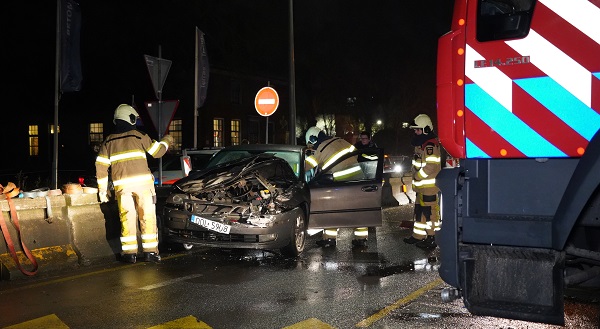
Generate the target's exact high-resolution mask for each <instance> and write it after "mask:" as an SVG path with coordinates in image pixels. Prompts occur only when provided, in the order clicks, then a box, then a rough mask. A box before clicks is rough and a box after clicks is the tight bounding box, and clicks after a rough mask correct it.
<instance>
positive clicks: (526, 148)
mask: <svg viewBox="0 0 600 329" xmlns="http://www.w3.org/2000/svg"><path fill="white" fill-rule="evenodd" d="M465 95H466V97H465V105H466V106H467V107H468V108H469V109H470V110H471V111H472V112H473V113H474V114H475V115H477V116H478V117H479V118H480V119H481V120H482V121H483V122H485V123H487V124H488V125H490V128H492V129H493V130H494V131H495V132H496V133H498V134H499V135H500V136H502V137H503V138H504V139H506V141H508V142H509V143H510V144H511V145H513V146H514V147H515V148H517V149H518V150H519V151H521V152H523V154H525V155H526V156H528V157H548V156H552V157H564V156H565V153H563V152H562V151H561V150H559V149H558V148H556V147H555V146H554V145H552V144H550V143H549V142H548V141H547V140H546V139H544V138H543V137H542V136H540V134H539V133H537V132H535V131H533V130H531V129H530V128H529V126H527V125H526V124H525V123H524V122H523V121H522V120H521V119H519V118H517V117H516V116H514V115H512V113H510V112H508V111H506V109H505V108H504V107H502V106H501V104H499V103H498V102H496V101H495V100H494V99H493V98H492V97H490V95H488V94H487V93H486V92H485V91H484V90H483V89H481V87H480V86H478V85H474V84H469V85H466V86H465ZM470 151H471V150H469V149H467V156H468V157H472V156H471V155H470V153H469V152H470Z"/></svg>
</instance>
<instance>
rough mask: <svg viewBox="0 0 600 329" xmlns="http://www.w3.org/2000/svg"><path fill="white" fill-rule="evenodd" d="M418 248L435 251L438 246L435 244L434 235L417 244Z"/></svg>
mask: <svg viewBox="0 0 600 329" xmlns="http://www.w3.org/2000/svg"><path fill="white" fill-rule="evenodd" d="M416 246H417V247H419V248H423V249H433V248H435V247H437V244H436V243H435V237H434V236H433V235H428V236H427V238H426V239H425V240H423V241H421V242H417V244H416Z"/></svg>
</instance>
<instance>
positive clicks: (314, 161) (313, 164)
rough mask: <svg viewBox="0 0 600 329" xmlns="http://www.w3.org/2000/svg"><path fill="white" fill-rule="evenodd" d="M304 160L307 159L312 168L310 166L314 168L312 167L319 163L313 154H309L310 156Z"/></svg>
mask: <svg viewBox="0 0 600 329" xmlns="http://www.w3.org/2000/svg"><path fill="white" fill-rule="evenodd" d="M306 161H307V162H308V163H310V165H311V166H312V167H311V169H312V168H314V167H316V166H317V165H318V164H319V163H318V162H317V160H316V159H315V157H314V156H312V155H311V156H309V157H308V158H306Z"/></svg>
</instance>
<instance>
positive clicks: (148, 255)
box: [144, 252, 160, 264]
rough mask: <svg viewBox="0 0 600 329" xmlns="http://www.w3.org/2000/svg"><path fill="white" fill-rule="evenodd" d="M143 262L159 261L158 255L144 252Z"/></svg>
mask: <svg viewBox="0 0 600 329" xmlns="http://www.w3.org/2000/svg"><path fill="white" fill-rule="evenodd" d="M144 262H152V263H157V264H158V263H160V255H159V254H157V253H155V252H145V253H144Z"/></svg>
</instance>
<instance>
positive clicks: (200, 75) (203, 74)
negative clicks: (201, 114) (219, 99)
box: [196, 28, 210, 107]
mask: <svg viewBox="0 0 600 329" xmlns="http://www.w3.org/2000/svg"><path fill="white" fill-rule="evenodd" d="M196 47H197V49H196V59H197V63H196V79H197V81H196V88H198V90H197V94H198V107H202V105H204V101H206V92H207V90H208V76H209V71H210V68H209V65H208V55H207V54H206V43H205V42H204V33H203V32H202V31H200V30H199V29H198V28H196Z"/></svg>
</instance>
